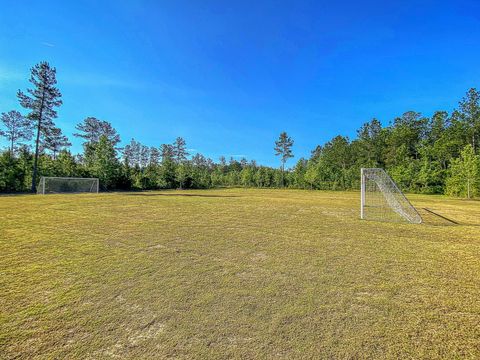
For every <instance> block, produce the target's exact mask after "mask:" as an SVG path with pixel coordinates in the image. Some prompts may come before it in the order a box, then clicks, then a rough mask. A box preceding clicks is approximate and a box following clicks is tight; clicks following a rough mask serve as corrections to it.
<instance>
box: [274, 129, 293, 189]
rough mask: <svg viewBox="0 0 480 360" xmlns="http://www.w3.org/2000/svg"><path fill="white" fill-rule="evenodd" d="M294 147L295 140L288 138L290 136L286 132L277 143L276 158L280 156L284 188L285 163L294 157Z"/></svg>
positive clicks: (275, 148)
mask: <svg viewBox="0 0 480 360" xmlns="http://www.w3.org/2000/svg"><path fill="white" fill-rule="evenodd" d="M292 146H293V139H292V138H291V137H290V136H288V134H287V133H286V132H285V131H284V132H282V133H281V134H280V136H279V137H278V140H277V141H275V147H274V150H275V156H280V169H281V171H282V186H285V181H284V180H285V178H284V173H285V163H286V162H287V160H288V159H290V158H292V157H293V152H292Z"/></svg>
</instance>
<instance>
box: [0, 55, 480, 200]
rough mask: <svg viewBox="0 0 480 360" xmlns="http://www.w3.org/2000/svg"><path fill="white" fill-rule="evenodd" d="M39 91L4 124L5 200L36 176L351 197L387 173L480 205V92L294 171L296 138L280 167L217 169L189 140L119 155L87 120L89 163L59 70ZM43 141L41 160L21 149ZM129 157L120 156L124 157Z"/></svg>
mask: <svg viewBox="0 0 480 360" xmlns="http://www.w3.org/2000/svg"><path fill="white" fill-rule="evenodd" d="M30 82H31V83H32V85H33V87H32V89H28V90H27V92H26V94H25V93H23V92H21V91H19V92H18V94H17V95H18V98H19V100H20V104H21V105H22V106H23V107H24V108H25V109H28V111H29V113H28V114H27V115H26V116H25V117H24V116H22V115H21V114H20V113H19V112H16V111H10V112H8V113H3V114H2V115H1V121H2V127H1V129H0V136H3V137H4V138H5V139H6V140H7V141H8V149H6V150H5V151H3V152H0V192H15V191H16V192H20V191H26V190H28V186H29V183H30V184H31V188H32V189H34V188H35V186H36V182H37V180H36V178H37V173H38V175H43V176H67V177H98V178H99V179H100V185H101V188H102V189H103V190H110V189H127V190H128V189H138V190H153V189H173V188H181V189H187V188H188V189H190V188H194V189H207V188H211V187H238V186H242V187H261V188H265V187H285V186H286V187H292V188H298V189H319V190H348V189H358V188H359V173H360V168H362V167H382V168H385V169H386V170H387V172H388V173H389V174H390V175H391V176H392V177H393V179H394V180H395V181H396V182H397V184H398V185H399V187H400V188H401V189H402V190H404V191H410V192H419V193H426V194H444V193H446V194H449V195H454V196H464V197H476V196H480V170H479V169H480V160H479V156H480V155H479V153H480V143H479V142H480V93H479V92H478V91H477V90H476V89H470V90H469V91H468V92H467V94H466V96H465V97H464V98H463V99H462V100H461V101H460V103H459V107H458V109H457V110H454V111H453V112H452V113H451V114H450V115H449V114H448V113H447V112H445V111H437V112H435V113H434V114H433V116H432V117H431V118H427V117H424V116H422V114H420V113H418V112H415V111H407V112H405V113H404V114H402V115H401V116H399V117H397V118H395V119H394V120H393V122H392V123H391V124H390V125H389V126H385V127H384V126H382V124H381V122H380V121H379V120H377V119H375V118H374V119H372V120H370V121H369V122H366V123H365V124H363V125H362V126H361V127H360V129H359V130H358V131H357V137H356V138H355V139H353V140H350V139H349V138H348V137H345V136H341V135H337V136H335V137H333V138H332V139H331V140H330V141H327V142H326V143H325V144H322V145H317V146H316V147H315V148H314V150H313V151H312V152H311V156H310V158H309V159H304V158H302V159H300V160H299V161H298V162H297V163H296V164H295V166H294V167H293V168H291V169H288V168H286V163H287V161H288V159H290V158H292V157H293V152H292V147H293V143H294V141H293V139H292V138H291V137H290V136H288V134H287V133H286V132H282V133H281V134H280V136H279V138H278V139H277V140H276V141H275V147H274V150H275V155H276V156H279V157H280V168H279V169H274V168H272V167H267V166H258V165H257V164H256V163H255V161H251V162H248V161H247V159H245V158H242V159H240V160H239V161H238V160H236V159H234V158H230V161H229V162H228V163H227V161H226V159H225V157H223V156H222V157H221V158H220V159H219V162H218V163H214V162H213V161H212V160H211V159H207V158H206V157H205V156H203V155H201V154H196V155H194V156H190V155H189V153H188V151H187V145H186V141H185V140H184V139H183V138H182V137H177V138H176V139H175V141H174V142H173V143H172V144H162V145H160V146H159V147H155V146H150V147H149V146H146V145H143V144H141V143H140V142H138V141H136V140H134V139H132V140H131V141H130V143H129V144H126V145H125V146H124V148H123V149H121V150H120V149H119V148H117V145H119V143H120V135H119V134H118V133H117V131H116V130H115V128H114V127H113V126H112V124H111V123H109V122H107V121H103V120H99V119H97V118H95V117H87V118H86V119H84V120H83V121H82V122H81V123H80V124H78V125H77V126H76V130H77V131H78V132H77V133H75V134H74V136H76V137H80V138H82V139H83V140H84V143H83V149H84V151H83V154H80V155H77V156H74V155H72V154H71V153H70V152H69V151H67V150H66V148H67V147H68V146H70V143H69V141H68V139H67V138H66V137H65V136H64V135H63V134H62V131H61V129H60V128H57V127H56V126H55V124H54V122H53V120H54V119H55V118H56V116H57V113H56V110H55V108H56V107H58V106H60V105H61V104H62V101H61V94H60V92H59V90H58V89H57V88H56V70H55V68H53V67H50V65H49V64H48V63H46V62H41V63H39V64H37V65H35V66H34V67H33V68H32V70H31V77H30ZM32 127H35V129H34V130H35V131H36V138H35V142H34V144H33V145H34V151H33V153H32V152H31V150H30V149H29V147H28V146H27V145H22V142H23V141H28V140H29V139H30V138H31V136H32ZM120 151H121V153H119V152H120Z"/></svg>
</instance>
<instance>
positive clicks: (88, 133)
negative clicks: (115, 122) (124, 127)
mask: <svg viewBox="0 0 480 360" xmlns="http://www.w3.org/2000/svg"><path fill="white" fill-rule="evenodd" d="M75 129H77V130H78V131H79V132H78V133H75V134H73V135H74V136H76V137H79V138H82V139H85V140H86V142H88V143H92V144H93V143H98V142H99V140H100V137H101V136H106V137H107V140H108V141H110V142H111V143H112V144H113V146H117V144H118V143H119V142H120V135H119V134H118V133H117V130H115V128H114V127H113V126H112V124H110V123H109V122H108V121H103V120H99V119H97V118H95V117H92V116H90V117H87V118H85V119H84V120H83V122H81V123H80V124H78V125H77V126H75Z"/></svg>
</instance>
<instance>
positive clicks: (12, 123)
mask: <svg viewBox="0 0 480 360" xmlns="http://www.w3.org/2000/svg"><path fill="white" fill-rule="evenodd" d="M0 120H1V121H2V124H3V127H4V130H0V136H3V137H5V138H6V139H7V141H8V142H9V143H10V154H11V155H12V156H13V154H14V152H15V146H16V145H17V144H18V142H19V141H21V140H26V141H28V140H30V139H31V138H32V135H33V131H32V127H31V126H30V125H31V124H30V121H28V120H27V119H25V118H24V117H23V116H22V114H20V113H19V112H18V111H16V110H12V111H9V112H8V113H2V115H1V117H0Z"/></svg>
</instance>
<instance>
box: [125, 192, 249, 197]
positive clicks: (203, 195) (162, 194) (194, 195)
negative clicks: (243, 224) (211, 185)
mask: <svg viewBox="0 0 480 360" xmlns="http://www.w3.org/2000/svg"><path fill="white" fill-rule="evenodd" d="M125 195H128V196H192V197H207V198H235V197H240V196H238V195H214V194H166V193H161V194H144V193H132V194H125Z"/></svg>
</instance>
